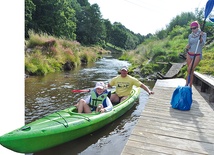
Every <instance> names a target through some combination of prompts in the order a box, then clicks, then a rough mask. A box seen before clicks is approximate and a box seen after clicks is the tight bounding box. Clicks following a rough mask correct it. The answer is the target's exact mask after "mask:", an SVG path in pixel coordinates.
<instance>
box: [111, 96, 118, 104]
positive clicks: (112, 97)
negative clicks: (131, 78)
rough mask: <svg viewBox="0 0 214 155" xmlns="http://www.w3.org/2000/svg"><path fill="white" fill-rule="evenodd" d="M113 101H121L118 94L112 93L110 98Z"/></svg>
mask: <svg viewBox="0 0 214 155" xmlns="http://www.w3.org/2000/svg"><path fill="white" fill-rule="evenodd" d="M110 100H111V102H112V103H118V102H119V100H120V99H119V96H118V95H117V94H111V98H110Z"/></svg>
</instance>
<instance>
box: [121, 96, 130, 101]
mask: <svg viewBox="0 0 214 155" xmlns="http://www.w3.org/2000/svg"><path fill="white" fill-rule="evenodd" d="M127 97H128V96H124V97H123V98H121V100H120V102H123V101H124V100H125V99H127Z"/></svg>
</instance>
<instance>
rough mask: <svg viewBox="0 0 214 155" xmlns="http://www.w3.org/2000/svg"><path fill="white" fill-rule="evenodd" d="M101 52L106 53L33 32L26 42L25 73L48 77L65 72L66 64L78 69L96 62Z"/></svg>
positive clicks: (98, 49) (74, 42)
mask: <svg viewBox="0 0 214 155" xmlns="http://www.w3.org/2000/svg"><path fill="white" fill-rule="evenodd" d="M29 49H30V50H29ZM100 51H102V53H105V52H106V51H105V50H103V49H101V48H100V47H84V46H81V45H80V44H79V43H78V42H76V41H69V40H63V39H61V38H56V37H53V36H48V35H47V34H44V33H41V34H36V33H34V32H33V31H31V33H29V39H28V40H27V41H26V55H25V71H26V72H27V73H29V74H30V75H46V74H47V73H50V72H57V71H61V70H63V66H64V64H66V63H70V64H71V65H72V67H76V66H78V65H81V64H82V63H86V64H87V63H91V62H94V61H96V60H97V58H98V57H99V56H98V53H101V52H100Z"/></svg>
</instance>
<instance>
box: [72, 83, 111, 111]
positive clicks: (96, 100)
mask: <svg viewBox="0 0 214 155" xmlns="http://www.w3.org/2000/svg"><path fill="white" fill-rule="evenodd" d="M105 88H106V87H105V84H104V83H103V82H97V83H96V86H95V88H94V89H93V90H92V91H91V95H90V96H88V97H87V98H86V99H80V101H79V102H78V103H77V104H76V105H75V106H77V109H78V113H83V112H84V113H91V112H92V111H96V112H101V113H103V112H106V111H111V110H112V108H113V105H112V103H111V101H110V99H109V97H108V95H109V92H108V90H107V89H105Z"/></svg>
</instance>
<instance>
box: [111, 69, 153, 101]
mask: <svg viewBox="0 0 214 155" xmlns="http://www.w3.org/2000/svg"><path fill="white" fill-rule="evenodd" d="M120 73H121V74H120V75H118V76H116V77H114V78H113V79H112V80H111V81H110V82H109V84H108V87H112V86H116V93H115V94H111V98H110V100H111V102H112V103H114V104H117V103H120V102H122V101H123V100H125V99H126V98H127V97H128V96H129V95H130V93H131V91H132V87H133V85H135V86H136V87H141V88H143V89H144V90H145V91H146V92H148V94H149V95H150V94H154V92H153V91H151V90H150V89H149V88H148V87H147V86H146V85H144V84H143V83H142V82H140V81H139V80H138V79H136V78H134V77H132V76H130V75H128V68H127V67H126V66H123V67H122V68H121V69H120Z"/></svg>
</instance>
